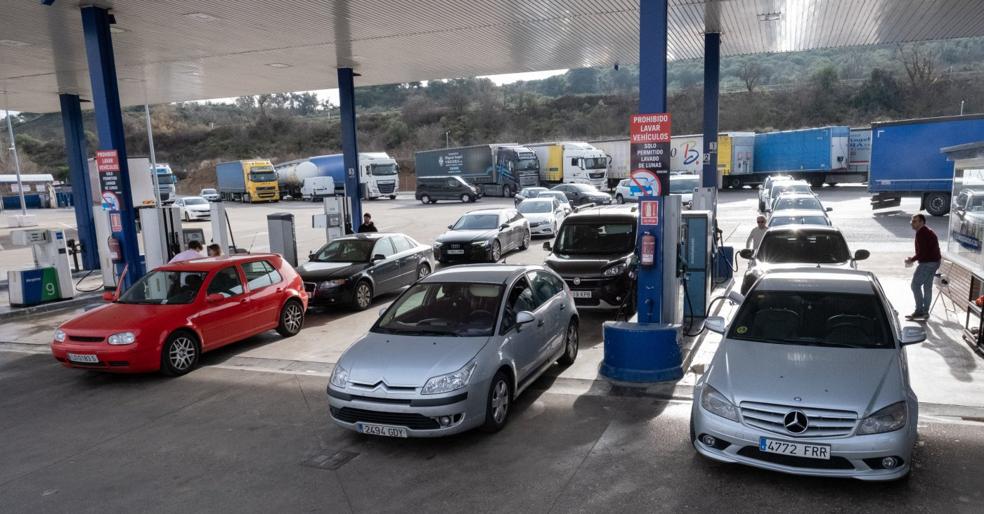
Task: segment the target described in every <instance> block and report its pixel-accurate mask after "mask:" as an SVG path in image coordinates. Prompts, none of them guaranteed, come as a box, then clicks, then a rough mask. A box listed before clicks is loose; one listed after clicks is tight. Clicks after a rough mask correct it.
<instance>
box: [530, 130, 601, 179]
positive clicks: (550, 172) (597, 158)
mask: <svg viewBox="0 0 984 514" xmlns="http://www.w3.org/2000/svg"><path fill="white" fill-rule="evenodd" d="M526 147H527V148H529V149H531V150H533V151H534V152H536V157H537V159H538V160H539V163H540V184H542V185H544V186H548V187H549V186H554V185H557V184H589V185H592V186H595V187H597V188H598V189H602V188H604V187H605V186H606V185H607V184H608V179H607V177H608V156H607V155H605V152H603V151H601V150H599V149H598V148H596V147H594V146H592V145H591V144H590V143H585V142H580V141H563V142H556V143H534V144H528V145H526Z"/></svg>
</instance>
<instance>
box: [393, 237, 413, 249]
mask: <svg viewBox="0 0 984 514" xmlns="http://www.w3.org/2000/svg"><path fill="white" fill-rule="evenodd" d="M391 239H392V240H393V247H394V248H395V249H396V253H400V252H405V251H407V250H411V249H413V245H412V244H410V241H407V238H405V237H403V236H393V237H392V238H391Z"/></svg>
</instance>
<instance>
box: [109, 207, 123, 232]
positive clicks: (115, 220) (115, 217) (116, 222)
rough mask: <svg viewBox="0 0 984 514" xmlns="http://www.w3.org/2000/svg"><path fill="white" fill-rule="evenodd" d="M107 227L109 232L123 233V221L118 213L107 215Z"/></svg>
mask: <svg viewBox="0 0 984 514" xmlns="http://www.w3.org/2000/svg"><path fill="white" fill-rule="evenodd" d="M109 225H110V230H111V231H113V232H123V219H122V218H121V217H120V213H118V212H111V213H109Z"/></svg>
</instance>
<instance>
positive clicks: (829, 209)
mask: <svg viewBox="0 0 984 514" xmlns="http://www.w3.org/2000/svg"><path fill="white" fill-rule="evenodd" d="M824 210H825V211H827V212H832V211H833V210H834V208H833V207H827V208H826V209H824Z"/></svg>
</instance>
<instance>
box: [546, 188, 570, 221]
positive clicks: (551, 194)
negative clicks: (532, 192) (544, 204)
mask: <svg viewBox="0 0 984 514" xmlns="http://www.w3.org/2000/svg"><path fill="white" fill-rule="evenodd" d="M537 198H556V199H557V201H558V202H560V206H561V207H563V209H564V216H567V215H569V214H570V213H572V212H574V207H573V206H571V201H570V200H568V199H567V195H565V194H564V193H563V192H561V191H544V192H542V193H540V194H539V195H538V196H537Z"/></svg>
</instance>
